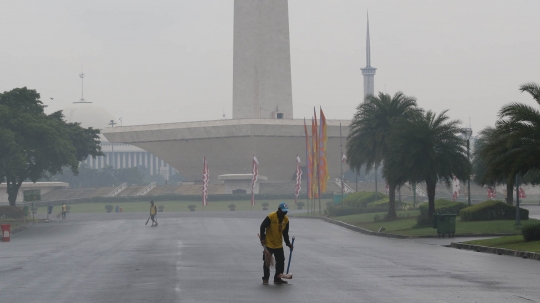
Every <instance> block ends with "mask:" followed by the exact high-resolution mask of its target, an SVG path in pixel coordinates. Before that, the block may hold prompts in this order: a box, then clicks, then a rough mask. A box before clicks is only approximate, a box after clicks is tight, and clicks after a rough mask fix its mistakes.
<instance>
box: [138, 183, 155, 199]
mask: <svg viewBox="0 0 540 303" xmlns="http://www.w3.org/2000/svg"><path fill="white" fill-rule="evenodd" d="M154 188H156V182H155V181H154V182H150V184H148V185H146V186H145V187H144V188H143V189H141V190H140V191H139V192H138V193H136V194H134V196H144V195H146V194H147V193H149V192H150V191H151V190H152V189H154Z"/></svg>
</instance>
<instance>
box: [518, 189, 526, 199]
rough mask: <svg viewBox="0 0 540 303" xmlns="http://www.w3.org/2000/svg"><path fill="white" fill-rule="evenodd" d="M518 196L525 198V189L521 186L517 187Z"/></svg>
mask: <svg viewBox="0 0 540 303" xmlns="http://www.w3.org/2000/svg"><path fill="white" fill-rule="evenodd" d="M519 198H520V199H525V198H527V195H526V194H525V191H524V190H523V188H522V187H520V188H519Z"/></svg>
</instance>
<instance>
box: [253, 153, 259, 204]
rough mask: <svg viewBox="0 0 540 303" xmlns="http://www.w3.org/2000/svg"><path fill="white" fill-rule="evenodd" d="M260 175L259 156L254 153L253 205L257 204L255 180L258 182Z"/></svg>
mask: <svg viewBox="0 0 540 303" xmlns="http://www.w3.org/2000/svg"><path fill="white" fill-rule="evenodd" d="M258 177H259V161H257V157H255V155H253V177H252V178H251V205H255V192H254V189H255V182H257V178H258Z"/></svg>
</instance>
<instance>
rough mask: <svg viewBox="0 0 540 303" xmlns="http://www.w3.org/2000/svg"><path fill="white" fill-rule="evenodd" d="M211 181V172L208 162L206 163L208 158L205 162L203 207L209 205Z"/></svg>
mask: <svg viewBox="0 0 540 303" xmlns="http://www.w3.org/2000/svg"><path fill="white" fill-rule="evenodd" d="M209 179H210V172H209V171H208V162H206V156H205V157H204V160H203V177H202V180H203V189H202V205H203V206H204V205H208V180H209Z"/></svg>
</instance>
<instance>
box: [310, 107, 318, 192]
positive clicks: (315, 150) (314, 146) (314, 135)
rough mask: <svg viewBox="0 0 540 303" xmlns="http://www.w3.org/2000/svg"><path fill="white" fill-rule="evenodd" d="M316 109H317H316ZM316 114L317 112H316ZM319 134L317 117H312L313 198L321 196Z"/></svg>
mask: <svg viewBox="0 0 540 303" xmlns="http://www.w3.org/2000/svg"><path fill="white" fill-rule="evenodd" d="M314 111H315V110H314ZM315 114H316V113H315ZM318 137H319V136H317V117H316V116H315V118H312V119H311V145H312V147H311V177H312V178H311V192H312V198H318V197H319V169H318V164H319V159H318V158H319V157H318V154H319V148H318V146H319V144H318V141H319V140H318Z"/></svg>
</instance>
